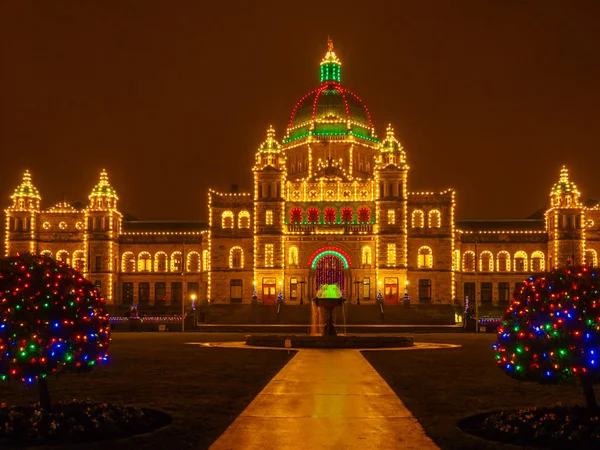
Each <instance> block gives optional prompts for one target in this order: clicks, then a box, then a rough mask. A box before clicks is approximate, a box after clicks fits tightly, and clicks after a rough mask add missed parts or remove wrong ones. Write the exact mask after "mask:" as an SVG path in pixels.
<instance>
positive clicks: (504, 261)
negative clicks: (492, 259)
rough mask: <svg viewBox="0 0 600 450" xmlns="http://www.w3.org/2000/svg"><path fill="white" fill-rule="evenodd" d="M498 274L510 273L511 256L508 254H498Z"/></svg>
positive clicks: (503, 252) (502, 252)
mask: <svg viewBox="0 0 600 450" xmlns="http://www.w3.org/2000/svg"><path fill="white" fill-rule="evenodd" d="M498 272H510V255H509V253H508V252H505V251H501V252H500V253H498Z"/></svg>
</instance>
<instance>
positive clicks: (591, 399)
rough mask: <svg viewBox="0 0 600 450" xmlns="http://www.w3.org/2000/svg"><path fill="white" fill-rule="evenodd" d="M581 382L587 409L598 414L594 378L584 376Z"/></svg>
mask: <svg viewBox="0 0 600 450" xmlns="http://www.w3.org/2000/svg"><path fill="white" fill-rule="evenodd" d="M580 380H581V387H582V388H583V396H584V397H585V403H586V406H587V409H588V411H590V412H591V413H596V412H597V411H598V405H597V403H596V395H595V394H594V382H593V380H592V378H591V377H588V376H583V377H581V379H580Z"/></svg>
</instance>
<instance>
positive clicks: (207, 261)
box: [202, 250, 210, 272]
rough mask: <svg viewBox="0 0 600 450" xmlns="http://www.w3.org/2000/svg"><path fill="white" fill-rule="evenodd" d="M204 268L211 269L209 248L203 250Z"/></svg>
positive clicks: (205, 269)
mask: <svg viewBox="0 0 600 450" xmlns="http://www.w3.org/2000/svg"><path fill="white" fill-rule="evenodd" d="M202 269H203V270H204V271H205V272H206V271H208V270H210V257H209V253H208V250H202Z"/></svg>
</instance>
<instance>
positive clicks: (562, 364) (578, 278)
mask: <svg viewBox="0 0 600 450" xmlns="http://www.w3.org/2000/svg"><path fill="white" fill-rule="evenodd" d="M494 348H495V351H496V362H497V363H498V366H499V367H500V368H502V369H503V370H504V371H505V372H506V373H507V374H508V375H510V376H511V377H513V378H515V379H517V380H530V381H537V382H539V383H548V384H557V383H562V382H573V381H575V380H579V382H580V383H581V386H582V388H583V394H584V396H585V400H586V403H587V407H588V409H590V410H591V411H596V410H597V406H596V398H595V396H594V388H593V386H594V384H595V383H597V382H598V381H599V380H600V270H599V269H593V268H589V267H585V266H584V267H571V268H562V269H557V270H554V271H552V272H548V273H545V274H542V275H539V276H537V277H530V278H528V279H527V280H526V281H524V282H523V285H522V287H521V289H520V290H519V291H517V292H515V296H514V300H513V302H512V304H511V306H510V308H509V309H508V310H507V313H506V315H505V316H504V318H503V321H502V325H501V326H500V327H499V328H498V341H497V343H496V344H495V345H494Z"/></svg>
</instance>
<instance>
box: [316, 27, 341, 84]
mask: <svg viewBox="0 0 600 450" xmlns="http://www.w3.org/2000/svg"><path fill="white" fill-rule="evenodd" d="M341 67H342V63H341V62H340V60H339V59H338V57H337V55H336V54H335V53H334V51H333V41H332V40H331V38H329V37H328V38H327V53H326V54H325V57H324V58H323V60H322V61H321V68H320V75H321V76H320V78H321V83H326V82H338V83H340V82H341V80H342V75H341Z"/></svg>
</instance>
